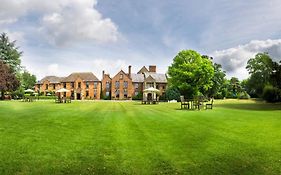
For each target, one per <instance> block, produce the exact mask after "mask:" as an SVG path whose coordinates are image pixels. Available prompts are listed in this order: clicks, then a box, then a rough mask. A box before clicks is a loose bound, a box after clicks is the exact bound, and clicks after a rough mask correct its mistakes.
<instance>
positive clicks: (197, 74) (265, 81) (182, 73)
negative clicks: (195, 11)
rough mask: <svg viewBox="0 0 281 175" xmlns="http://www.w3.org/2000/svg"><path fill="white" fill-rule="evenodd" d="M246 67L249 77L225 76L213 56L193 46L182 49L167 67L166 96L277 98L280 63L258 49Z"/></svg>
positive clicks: (280, 91) (280, 87)
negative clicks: (193, 48)
mask: <svg viewBox="0 0 281 175" xmlns="http://www.w3.org/2000/svg"><path fill="white" fill-rule="evenodd" d="M246 69H247V70H248V71H249V74H250V77H249V78H248V79H246V80H243V81H239V80H238V78H236V77H232V78H230V79H227V78H226V72H225V71H223V70H222V66H221V65H220V64H217V63H214V62H213V58H212V57H209V56H207V55H200V54H199V53H197V52H196V51H193V50H183V51H181V52H179V53H178V55H176V57H175V58H174V59H173V63H172V65H171V66H169V68H168V76H169V88H168V89H167V91H166V95H165V96H166V98H167V99H168V100H172V99H176V100H179V98H180V95H184V96H185V98H193V97H194V96H198V95H203V96H206V97H214V98H218V99H222V98H239V99H248V98H250V97H252V98H263V99H265V100H266V101H268V102H277V101H281V64H280V63H277V62H274V61H273V60H272V59H271V58H270V56H269V55H268V54H267V53H258V54H257V55H256V56H255V58H251V59H249V61H248V63H247V67H246Z"/></svg>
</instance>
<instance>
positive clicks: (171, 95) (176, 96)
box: [165, 87, 181, 101]
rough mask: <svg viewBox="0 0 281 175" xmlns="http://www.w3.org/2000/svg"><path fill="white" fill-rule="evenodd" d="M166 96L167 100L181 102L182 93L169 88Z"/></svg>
mask: <svg viewBox="0 0 281 175" xmlns="http://www.w3.org/2000/svg"><path fill="white" fill-rule="evenodd" d="M165 96H166V99H167V100H177V101H179V100H180V96H181V94H180V91H179V90H178V89H177V88H175V87H169V88H168V89H167V91H166V94H165Z"/></svg>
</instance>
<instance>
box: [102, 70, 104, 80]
mask: <svg viewBox="0 0 281 175" xmlns="http://www.w3.org/2000/svg"><path fill="white" fill-rule="evenodd" d="M102 79H104V70H103V71H102Z"/></svg>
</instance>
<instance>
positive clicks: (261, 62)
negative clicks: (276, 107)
mask: <svg viewBox="0 0 281 175" xmlns="http://www.w3.org/2000/svg"><path fill="white" fill-rule="evenodd" d="M246 69H247V70H248V71H249V74H250V78H249V80H248V87H249V88H250V89H251V90H250V94H257V95H258V96H259V97H261V96H262V93H263V88H264V87H265V86H266V85H268V84H270V78H271V75H272V69H273V61H272V59H271V58H270V56H269V55H268V53H258V54H256V56H255V58H251V59H249V61H248V62H247V66H246Z"/></svg>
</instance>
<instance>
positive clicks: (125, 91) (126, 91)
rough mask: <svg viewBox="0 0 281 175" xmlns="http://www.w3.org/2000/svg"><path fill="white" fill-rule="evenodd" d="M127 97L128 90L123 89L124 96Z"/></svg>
mask: <svg viewBox="0 0 281 175" xmlns="http://www.w3.org/2000/svg"><path fill="white" fill-rule="evenodd" d="M127 97H128V90H127V89H124V98H127Z"/></svg>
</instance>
